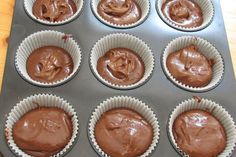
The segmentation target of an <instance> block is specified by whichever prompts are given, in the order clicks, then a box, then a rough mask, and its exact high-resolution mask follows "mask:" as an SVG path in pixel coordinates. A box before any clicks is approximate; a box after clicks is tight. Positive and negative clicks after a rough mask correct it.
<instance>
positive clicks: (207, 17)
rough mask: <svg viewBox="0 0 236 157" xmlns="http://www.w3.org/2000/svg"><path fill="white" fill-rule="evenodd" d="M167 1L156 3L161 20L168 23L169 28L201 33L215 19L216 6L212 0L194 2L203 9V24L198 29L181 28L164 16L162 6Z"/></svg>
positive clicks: (161, 0)
mask: <svg viewBox="0 0 236 157" xmlns="http://www.w3.org/2000/svg"><path fill="white" fill-rule="evenodd" d="M166 1H167V0H157V2H156V10H157V12H158V14H159V16H160V17H161V19H162V20H163V21H164V22H165V23H167V24H168V25H169V26H171V27H173V28H175V29H178V30H181V31H188V32H191V31H199V30H202V29H204V28H206V27H207V26H208V25H210V23H211V22H212V20H213V17H214V6H213V3H212V1H211V0H192V1H193V2H195V3H196V4H198V6H199V7H200V8H201V10H202V14H203V23H202V24H201V25H200V26H197V27H183V26H179V25H178V24H177V23H176V22H174V21H173V20H171V19H169V18H167V17H165V16H164V14H163V13H162V10H161V8H162V5H163V4H164V3H165V2H166Z"/></svg>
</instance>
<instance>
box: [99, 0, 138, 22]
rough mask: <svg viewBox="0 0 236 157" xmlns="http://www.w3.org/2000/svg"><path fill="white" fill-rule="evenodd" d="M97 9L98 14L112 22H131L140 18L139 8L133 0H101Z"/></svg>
mask: <svg viewBox="0 0 236 157" xmlns="http://www.w3.org/2000/svg"><path fill="white" fill-rule="evenodd" d="M97 10H98V13H99V15H100V16H102V17H103V18H104V19H105V20H107V21H109V22H111V23H114V24H131V23H134V22H136V21H138V20H139V19H140V18H141V9H140V7H139V5H138V4H137V3H136V2H135V1H134V0H101V1H100V2H99V4H98V6H97Z"/></svg>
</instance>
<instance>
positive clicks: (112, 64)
mask: <svg viewBox="0 0 236 157" xmlns="http://www.w3.org/2000/svg"><path fill="white" fill-rule="evenodd" d="M144 70H145V67H144V63H143V61H142V59H141V58H140V57H139V56H138V55H136V54H135V52H133V51H132V50H129V49H126V48H114V49H111V50H109V51H108V52H106V53H105V55H104V56H102V57H101V58H99V59H98V63H97V71H98V73H99V74H100V75H101V76H102V77H103V78H104V79H105V80H107V81H109V82H111V83H114V84H118V85H131V84H134V83H136V82H138V81H139V80H140V79H141V78H142V77H143V75H144Z"/></svg>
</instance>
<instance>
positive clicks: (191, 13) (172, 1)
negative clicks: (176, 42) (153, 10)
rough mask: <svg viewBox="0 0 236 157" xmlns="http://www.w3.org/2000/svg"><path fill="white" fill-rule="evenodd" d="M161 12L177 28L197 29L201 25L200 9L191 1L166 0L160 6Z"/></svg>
mask: <svg viewBox="0 0 236 157" xmlns="http://www.w3.org/2000/svg"><path fill="white" fill-rule="evenodd" d="M162 12H163V14H164V16H165V17H166V18H168V19H170V20H172V21H173V22H175V23H176V24H177V25H179V26H183V27H197V26H200V25H201V24H202V23H203V15H202V10H201V8H200V7H199V6H198V5H197V4H196V3H195V2H193V1H191V0H167V1H166V2H165V3H164V4H163V5H162Z"/></svg>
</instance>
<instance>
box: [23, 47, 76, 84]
mask: <svg viewBox="0 0 236 157" xmlns="http://www.w3.org/2000/svg"><path fill="white" fill-rule="evenodd" d="M73 66H74V64H73V60H72V58H71V56H70V55H69V53H68V52H67V51H65V50H64V49H62V48H59V47H55V46H45V47H41V48H38V49H36V50H35V51H33V52H32V53H31V54H30V56H29V57H28V59H27V63H26V68H27V72H28V74H29V76H30V77H31V78H32V79H33V80H36V81H39V82H47V83H50V82H54V81H59V80H62V79H64V78H66V77H68V76H69V75H70V74H71V73H72V71H73Z"/></svg>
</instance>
